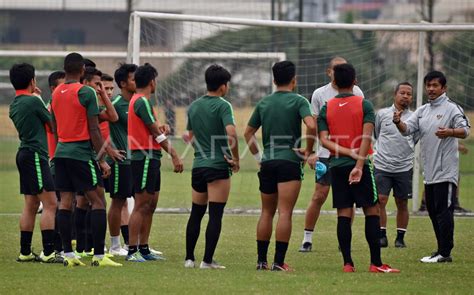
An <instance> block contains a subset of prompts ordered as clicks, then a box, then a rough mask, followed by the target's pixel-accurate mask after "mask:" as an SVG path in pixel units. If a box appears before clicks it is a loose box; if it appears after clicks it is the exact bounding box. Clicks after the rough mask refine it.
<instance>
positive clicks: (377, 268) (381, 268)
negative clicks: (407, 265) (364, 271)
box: [369, 264, 400, 273]
mask: <svg viewBox="0 0 474 295" xmlns="http://www.w3.org/2000/svg"><path fill="white" fill-rule="evenodd" d="M369 272H380V273H399V272H400V270H399V269H396V268H391V267H390V265H388V264H382V265H381V266H375V265H373V264H371V265H370V267H369Z"/></svg>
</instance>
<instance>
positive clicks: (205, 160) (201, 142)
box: [184, 65, 239, 269]
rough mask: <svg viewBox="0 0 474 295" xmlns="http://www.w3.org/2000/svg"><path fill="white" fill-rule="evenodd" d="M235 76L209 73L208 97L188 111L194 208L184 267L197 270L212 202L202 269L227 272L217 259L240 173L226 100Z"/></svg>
mask: <svg viewBox="0 0 474 295" xmlns="http://www.w3.org/2000/svg"><path fill="white" fill-rule="evenodd" d="M230 78H231V75H230V73H229V72H228V71H227V70H226V69H225V68H223V67H221V66H219V65H211V66H210V67H209V68H207V70H206V72H205V80H206V86H207V94H206V95H205V96H202V97H200V98H198V99H197V100H195V101H194V102H193V103H192V104H191V105H190V107H189V109H188V123H187V128H186V129H187V130H188V140H192V141H193V146H194V150H195V152H194V161H193V170H192V180H191V182H192V209H191V215H190V216H189V220H188V225H187V227H186V258H185V263H184V267H187V268H192V267H194V265H195V264H194V261H195V258H194V248H195V247H196V243H197V240H198V238H199V232H200V229H201V220H202V218H203V216H204V214H205V213H206V209H207V205H208V203H209V222H208V224H207V228H206V248H205V252H204V258H203V260H202V262H201V265H200V268H202V269H223V268H225V266H223V265H220V264H219V263H217V262H216V261H214V260H213V258H212V257H213V256H214V252H215V250H216V247H217V242H218V241H219V236H220V233H221V226H222V216H223V214H224V207H225V205H226V202H227V199H228V198H229V193H230V176H231V174H232V172H238V171H239V147H238V138H237V133H236V131H235V122H234V113H233V110H232V105H231V104H230V103H229V102H228V101H226V100H225V99H224V98H223V97H224V96H225V95H226V94H227V93H228V92H229V87H230V86H229V82H230Z"/></svg>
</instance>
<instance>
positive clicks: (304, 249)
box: [298, 242, 313, 253]
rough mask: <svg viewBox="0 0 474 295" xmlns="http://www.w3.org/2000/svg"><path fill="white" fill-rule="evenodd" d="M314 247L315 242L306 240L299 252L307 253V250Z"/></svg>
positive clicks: (309, 250)
mask: <svg viewBox="0 0 474 295" xmlns="http://www.w3.org/2000/svg"><path fill="white" fill-rule="evenodd" d="M312 248H313V244H312V243H310V242H304V243H303V244H302V245H301V247H300V249H299V250H298V251H299V252H302V253H306V252H311V249H312Z"/></svg>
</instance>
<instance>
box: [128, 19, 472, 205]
mask: <svg viewBox="0 0 474 295" xmlns="http://www.w3.org/2000/svg"><path fill="white" fill-rule="evenodd" d="M473 31H474V25H472V24H429V23H420V24H338V23H304V22H287V21H266V20H250V19H237V18H227V17H207V16H194V15H180V14H165V13H155V12H142V11H135V12H133V13H132V14H131V16H130V27H129V36H128V54H127V61H128V62H133V63H136V64H138V63H140V61H141V59H143V58H144V57H152V56H153V55H156V54H158V55H168V56H169V57H173V58H181V59H189V58H196V59H197V60H199V59H205V60H206V61H208V62H209V61H212V62H216V61H219V62H222V63H224V64H225V65H226V66H228V65H229V66H230V67H231V73H232V74H233V76H237V77H240V76H243V77H246V78H247V80H248V79H251V80H252V81H253V82H254V84H263V83H262V80H265V79H267V80H268V79H269V78H268V77H267V76H266V75H268V72H269V70H270V65H268V64H265V65H257V62H256V61H257V60H259V59H262V58H266V59H274V60H284V59H286V58H288V59H290V60H293V61H296V62H297V69H298V84H299V88H298V91H299V92H300V93H302V94H303V95H305V96H307V97H310V96H311V93H312V91H313V90H314V89H315V88H316V87H317V86H321V85H322V84H325V83H327V82H328V78H327V77H326V74H325V68H326V64H327V62H328V61H329V59H330V58H331V57H333V56H336V55H341V56H343V57H345V58H347V59H348V60H349V61H350V62H351V63H352V64H354V66H355V67H356V69H357V72H358V82H359V86H360V87H361V89H362V90H363V91H364V93H365V95H366V97H367V98H368V99H371V100H372V101H373V103H374V105H375V106H376V107H377V108H380V107H388V106H390V104H391V101H392V99H393V87H394V86H395V85H396V84H397V83H398V82H403V81H405V80H407V81H413V82H414V81H416V107H419V106H421V105H422V103H423V77H424V75H425V73H426V71H427V67H426V65H425V63H426V60H427V59H433V56H434V62H433V63H434V65H435V66H436V67H437V68H441V69H442V70H444V71H445V72H446V73H447V74H448V75H451V76H448V79H449V78H453V79H452V81H453V82H452V84H455V83H457V85H452V84H450V90H451V89H453V91H452V92H450V96H451V94H452V95H453V98H454V100H455V101H458V102H460V103H461V104H463V105H464V106H467V107H473V106H472V102H471V101H470V100H469V99H468V97H467V94H466V93H472V91H474V85H472V84H471V83H470V82H469V80H463V79H462V78H460V75H458V74H459V73H458V72H459V71H461V70H460V69H459V68H460V67H462V66H464V65H465V64H468V65H469V64H471V65H474V60H473V56H472V55H470V54H469V53H467V54H466V53H465V52H464V51H465V50H464V49H465V48H466V46H472V43H471V45H469V44H465V42H464V39H465V38H466V36H467V35H466V34H469V33H470V35H472V33H473ZM427 34H432V35H435V38H434V40H436V41H438V42H439V44H437V46H438V47H437V48H435V49H434V50H435V51H436V52H435V54H434V55H432V54H431V52H432V51H433V48H428V50H427V48H426V44H425V39H426V35H427ZM472 42H474V40H473V41H472ZM439 45H441V46H439ZM163 48H166V50H165V51H168V52H157V51H163V50H162V49H163ZM440 48H441V49H440ZM468 48H470V47H468ZM471 50H472V49H471ZM429 55H430V56H429ZM229 59H234V60H237V61H236V62H229ZM245 59H247V60H250V59H253V62H252V63H245V62H244V61H243V60H245ZM471 62H472V63H471ZM205 64H206V63H205V62H198V61H196V62H195V64H194V65H193V63H192V62H189V63H187V62H181V63H178V65H174V66H172V68H173V69H172V70H171V71H170V72H169V73H168V74H169V75H170V77H171V76H173V78H174V80H173V81H171V78H170V79H169V81H167V83H165V85H164V87H163V88H165V90H163V91H164V92H162V93H161V94H160V95H161V96H167V95H169V96H170V97H172V99H175V100H176V99H177V97H176V96H179V95H181V94H183V95H184V96H185V97H187V100H188V101H187V102H190V99H191V97H193V95H195V94H196V93H197V92H199V91H197V90H196V89H195V88H196V87H198V86H196V85H194V84H195V83H193V77H194V76H195V75H198V76H199V77H200V75H202V72H203V71H202V68H203V66H204V65H205ZM246 67H250V68H255V69H256V71H259V73H260V74H255V75H253V76H250V73H249V71H248V70H246V69H245V68H246ZM196 68H198V69H199V70H196ZM468 69H469V68H468ZM265 71H266V72H267V74H263V73H264V72H265ZM471 73H472V72H471ZM466 75H469V73H466ZM262 76H265V77H264V78H262ZM236 80H237V81H234V78H233V88H237V89H240V88H241V87H242V88H245V86H246V84H245V79H243V78H242V77H240V79H238V78H236ZM176 81H177V82H176ZM183 84H184V85H185V86H183ZM413 84H415V83H413ZM167 87H168V88H167ZM270 87H271V86H270ZM167 89H169V90H167ZM260 90H261V89H260ZM266 90H267V91H268V90H269V88H268V87H267V88H266ZM166 91H170V94H167V92H166ZM244 92H245V91H244ZM257 92H258V93H263V92H265V91H257ZM463 93H464V94H463ZM234 94H236V95H233V99H234V97H236V102H237V105H247V104H245V103H244V104H243V103H242V102H241V100H242V97H241V96H252V92H251V91H247V92H245V93H241V94H240V95H239V93H238V91H236V93H234ZM194 97H195V96H194ZM257 97H258V95H255V96H252V97H251V98H250V99H249V100H247V101H250V103H251V104H253V103H255V102H256V99H258V98H257ZM419 174H420V150H419V145H417V146H416V157H415V165H414V173H413V205H412V210H413V211H416V210H417V206H418V204H419V194H418V192H419V182H420V179H419Z"/></svg>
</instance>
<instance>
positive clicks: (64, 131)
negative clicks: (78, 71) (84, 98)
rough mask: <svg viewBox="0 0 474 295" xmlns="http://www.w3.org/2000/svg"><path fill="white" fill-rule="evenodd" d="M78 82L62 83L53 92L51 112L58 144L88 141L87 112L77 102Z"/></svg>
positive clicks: (80, 86)
mask: <svg viewBox="0 0 474 295" xmlns="http://www.w3.org/2000/svg"><path fill="white" fill-rule="evenodd" d="M83 86H84V85H82V84H80V83H79V82H75V83H67V84H66V83H64V84H61V85H59V86H58V87H56V89H55V90H54V92H53V101H52V110H53V112H54V117H55V119H56V132H57V134H58V141H59V142H75V141H84V140H89V139H90V135H89V128H88V124H87V110H86V108H85V107H84V106H83V105H82V104H81V102H80V101H79V95H78V93H79V90H80V89H81V88H82V87H83Z"/></svg>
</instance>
